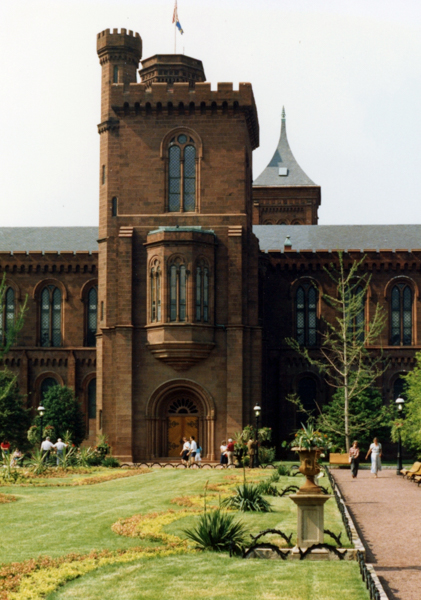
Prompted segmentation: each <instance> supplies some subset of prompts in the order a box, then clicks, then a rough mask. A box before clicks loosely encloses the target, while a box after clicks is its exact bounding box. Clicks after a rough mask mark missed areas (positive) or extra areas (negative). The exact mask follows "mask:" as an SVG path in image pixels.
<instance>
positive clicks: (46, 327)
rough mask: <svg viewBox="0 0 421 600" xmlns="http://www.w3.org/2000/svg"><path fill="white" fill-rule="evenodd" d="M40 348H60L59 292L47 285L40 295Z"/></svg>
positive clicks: (52, 286)
mask: <svg viewBox="0 0 421 600" xmlns="http://www.w3.org/2000/svg"><path fill="white" fill-rule="evenodd" d="M40 334H41V335H40V341H41V346H53V347H58V346H61V292H60V290H59V289H58V288H57V287H55V286H54V285H47V287H45V288H44V289H43V290H42V293H41V331H40Z"/></svg>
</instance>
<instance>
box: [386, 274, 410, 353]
mask: <svg viewBox="0 0 421 600" xmlns="http://www.w3.org/2000/svg"><path fill="white" fill-rule="evenodd" d="M412 297H413V294H412V289H411V288H410V286H409V285H408V284H406V283H398V284H397V285H395V286H393V288H392V294H391V299H390V315H391V328H390V343H391V345H392V346H410V345H411V344H412Z"/></svg>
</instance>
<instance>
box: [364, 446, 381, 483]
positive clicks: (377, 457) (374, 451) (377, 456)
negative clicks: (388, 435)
mask: <svg viewBox="0 0 421 600" xmlns="http://www.w3.org/2000/svg"><path fill="white" fill-rule="evenodd" d="M370 454H371V472H372V473H373V475H374V477H375V478H376V479H377V473H378V472H379V471H381V470H382V462H381V457H382V445H381V444H379V442H378V440H377V438H376V437H375V438H374V440H373V443H372V444H371V445H370V450H369V451H368V452H367V456H366V457H365V459H366V460H367V458H368V457H369V456H370Z"/></svg>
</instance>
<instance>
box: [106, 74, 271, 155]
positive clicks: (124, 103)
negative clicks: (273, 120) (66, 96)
mask: <svg viewBox="0 0 421 600" xmlns="http://www.w3.org/2000/svg"><path fill="white" fill-rule="evenodd" d="M110 88H111V91H110V105H111V107H112V110H113V111H114V113H115V114H116V115H118V116H119V117H127V116H130V115H149V114H152V113H155V114H156V115H159V114H165V113H167V114H170V115H172V114H178V115H180V116H182V115H192V114H198V115H200V114H224V113H226V114H239V113H245V115H246V120H247V126H248V129H249V132H250V139H251V141H252V145H253V148H257V147H258V145H259V122H258V118H257V109H256V104H255V100H254V94H253V88H252V85H251V83H240V84H239V89H238V91H234V89H233V84H232V83H218V88H217V91H211V85H210V83H206V82H198V83H196V84H195V86H194V87H191V86H190V85H189V83H187V82H176V83H173V84H171V85H170V84H167V83H152V84H151V85H150V86H147V85H146V84H144V83H131V84H130V85H128V86H124V85H123V84H113V85H111V86H110ZM104 131H105V129H104ZM100 133H102V131H100Z"/></svg>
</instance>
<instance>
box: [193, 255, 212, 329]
mask: <svg viewBox="0 0 421 600" xmlns="http://www.w3.org/2000/svg"><path fill="white" fill-rule="evenodd" d="M196 321H203V322H204V323H208V322H209V269H208V267H207V265H206V264H205V263H201V264H200V266H198V267H197V268H196Z"/></svg>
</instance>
